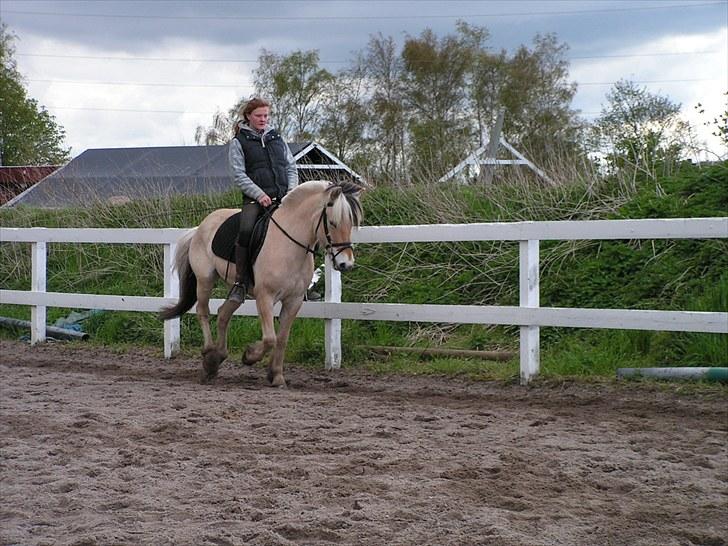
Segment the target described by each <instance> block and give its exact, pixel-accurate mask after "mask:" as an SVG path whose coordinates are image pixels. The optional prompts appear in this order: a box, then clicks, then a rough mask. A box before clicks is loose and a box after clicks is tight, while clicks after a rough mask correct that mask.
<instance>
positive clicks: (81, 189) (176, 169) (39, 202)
mask: <svg viewBox="0 0 728 546" xmlns="http://www.w3.org/2000/svg"><path fill="white" fill-rule="evenodd" d="M289 147H290V149H291V152H292V153H293V156H294V158H295V159H296V164H297V166H298V172H299V178H300V180H301V181H304V182H305V181H306V180H313V179H332V180H333V179H338V180H341V179H347V180H351V181H355V182H359V183H363V181H362V178H361V177H360V176H359V175H358V174H357V173H355V172H354V171H353V170H351V169H350V168H349V167H348V166H346V165H345V164H344V163H343V162H342V161H340V160H339V159H338V158H337V157H336V156H334V155H333V154H332V153H331V152H329V151H328V150H326V149H325V148H324V147H323V146H321V145H320V144H318V143H316V142H305V143H290V144H289ZM227 150H228V148H227V145H219V146H169V147H155V148H103V149H92V150H86V151H85V152H83V153H82V154H80V155H79V156H78V157H76V158H74V159H73V160H71V161H70V162H69V163H67V164H66V165H64V166H63V167H61V168H58V169H57V170H55V172H52V173H51V174H49V176H46V177H45V178H43V180H41V181H40V182H38V183H37V184H35V185H33V186H31V187H28V188H27V189H26V190H25V191H23V192H22V193H20V194H18V195H16V196H15V197H13V198H12V199H9V200H8V201H7V203H6V204H5V205H4V206H8V207H12V206H17V205H27V206H33V207H41V208H65V207H77V206H87V205H91V204H94V203H99V202H102V203H109V204H120V203H126V202H129V201H132V200H137V199H146V198H154V197H160V196H164V195H199V194H210V193H218V192H225V191H229V190H231V189H233V188H235V184H234V183H233V181H232V178H231V176H230V173H229V172H228V163H227Z"/></svg>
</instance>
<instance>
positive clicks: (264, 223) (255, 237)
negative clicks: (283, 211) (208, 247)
mask: <svg viewBox="0 0 728 546" xmlns="http://www.w3.org/2000/svg"><path fill="white" fill-rule="evenodd" d="M240 214H241V213H239V212H237V213H235V214H233V215H232V216H231V217H230V218H228V219H227V220H225V221H224V222H223V223H222V225H221V226H220V227H219V228H217V231H216V232H215V236H214V237H213V238H212V252H213V254H215V256H218V257H220V258H222V259H223V260H227V261H228V262H232V263H235V242H236V241H237V239H238V232H239V231H240ZM269 222H270V215H269V214H263V215H262V216H261V217H260V218H258V221H257V222H256V223H255V227H254V228H253V233H252V234H251V236H250V243H249V245H248V246H249V248H250V265H251V269H252V265H253V264H254V263H255V259H256V258H257V257H258V254H260V249H261V248H262V247H263V242H264V241H265V234H266V233H267V232H268V223H269ZM250 278H251V279H253V272H252V271H251V272H250ZM253 282H255V280H254V279H253Z"/></svg>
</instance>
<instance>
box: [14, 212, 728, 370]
mask: <svg viewBox="0 0 728 546" xmlns="http://www.w3.org/2000/svg"><path fill="white" fill-rule="evenodd" d="M185 231H186V230H184V229H47V228H2V229H0V241H2V242H28V243H31V245H32V262H33V263H32V282H31V289H30V291H22V290H5V289H0V303H4V304H17V305H29V306H31V309H32V311H31V315H32V316H31V322H32V330H31V342H32V343H37V342H40V341H43V340H44V339H45V328H46V308H47V307H67V308H83V309H106V310H115V311H147V312H156V311H158V310H159V308H160V307H162V306H163V305H167V304H171V303H175V302H176V301H177V297H178V293H177V290H178V286H177V285H178V278H177V274H176V272H174V271H172V262H173V260H174V252H175V248H176V241H177V240H178V238H179V237H180V235H181V234H182V233H184V232H185ZM353 237H354V239H353V240H354V242H356V243H416V242H455V241H518V242H519V245H520V265H519V268H520V305H519V306H518V307H497V306H479V305H408V304H387V303H378V304H377V303H372V304H369V303H341V278H340V274H339V273H338V272H337V271H334V270H333V268H332V267H331V263H330V262H329V261H328V259H327V262H326V272H325V285H326V290H325V294H324V301H322V302H306V303H305V304H304V305H303V307H302V309H301V312H300V313H299V316H301V317H310V318H322V319H324V320H325V321H326V333H325V335H326V368H327V369H331V368H338V367H339V366H340V364H341V320H342V319H348V320H386V321H420V322H444V323H456V324H503V325H515V326H520V330H521V335H520V366H521V382H522V383H523V384H525V383H527V382H528V381H529V380H530V379H531V378H532V377H533V376H535V375H536V374H538V371H539V332H540V328H541V327H544V326H563V327H575V328H618V329H630V330H664V331H678V332H708V333H722V334H726V333H728V313H724V312H697V311H645V310H625V309H578V308H554V307H550V308H549V307H540V305H539V241H546V240H607V239H626V240H635V239H725V238H728V218H726V217H724V218H686V219H666V220H652V219H650V220H596V221H563V222H556V221H555V222H513V223H479V224H439V225H416V226H379V227H363V228H361V229H360V230H359V231H358V232H357V233H355V234H354V236H353ZM49 243H51V244H52V243H146V244H161V245H164V272H165V273H164V297H142V296H107V295H92V294H65V293H59V292H46V256H47V254H46V248H47V245H48V244H49ZM222 303H223V300H221V299H216V300H212V301H211V302H210V307H211V312H212V313H217V310H218V308H219V307H220V305H222ZM193 311H194V309H193ZM236 314H239V315H256V310H255V302H253V301H246V302H245V303H244V304H243V305H242V306H241V307H240V309H238V311H237V312H236ZM179 340H180V322H179V320H170V321H167V322H166V323H165V326H164V354H165V356H166V357H167V358H169V357H171V356H172V355H173V354H174V353H175V352H176V351H178V350H179Z"/></svg>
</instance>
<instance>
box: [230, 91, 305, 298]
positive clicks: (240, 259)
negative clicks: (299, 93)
mask: <svg viewBox="0 0 728 546" xmlns="http://www.w3.org/2000/svg"><path fill="white" fill-rule="evenodd" d="M240 116H241V118H242V119H240V120H239V121H238V122H236V123H235V127H234V129H233V131H234V133H235V136H234V137H233V139H232V140H231V141H230V144H229V146H228V162H229V165H230V171H231V174H232V176H233V179H234V180H235V183H236V184H237V185H238V186H240V189H241V190H243V207H242V214H241V215H240V231H239V233H238V240H237V243H236V244H235V270H236V277H235V284H234V285H233V288H232V290H230V294H228V299H230V300H231V301H234V302H237V303H242V302H243V301H244V300H245V294H246V292H247V291H248V289H249V288H250V275H249V273H248V269H249V260H250V254H249V251H248V245H249V242H250V235H251V233H252V231H253V227H254V226H255V222H256V220H257V219H258V217H259V216H260V215H261V213H262V212H263V210H264V209H265V208H267V207H269V206H271V205H272V204H273V202H280V200H281V199H283V196H284V195H286V193H288V192H289V191H291V190H292V189H293V188H295V187H296V186H297V185H298V172H297V170H296V161H295V160H294V159H293V154H292V153H291V150H290V149H289V148H288V145H287V144H286V143H285V142H284V140H283V138H281V135H280V134H278V132H277V131H276V130H275V129H272V128H270V127H269V126H268V123H269V120H270V103H269V102H267V101H265V100H263V99H261V98H254V99H251V100H249V101H248V102H247V104H246V105H245V106H244V107H243V109H242V111H241V112H240Z"/></svg>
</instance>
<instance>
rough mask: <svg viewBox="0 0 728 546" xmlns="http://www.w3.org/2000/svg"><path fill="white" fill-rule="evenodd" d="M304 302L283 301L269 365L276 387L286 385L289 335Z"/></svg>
mask: <svg viewBox="0 0 728 546" xmlns="http://www.w3.org/2000/svg"><path fill="white" fill-rule="evenodd" d="M302 304H303V300H299V299H293V300H285V301H283V305H282V307H281V314H280V317H279V321H278V335H277V336H276V341H275V347H274V348H273V354H272V355H271V358H270V364H269V365H268V381H269V382H270V384H271V385H273V386H274V387H285V386H286V380H285V378H284V377H283V357H284V355H285V353H286V345H288V335H289V334H290V333H291V327H292V326H293V321H294V320H296V315H298V311H299V309H300V308H301V305H302Z"/></svg>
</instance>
